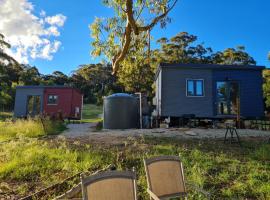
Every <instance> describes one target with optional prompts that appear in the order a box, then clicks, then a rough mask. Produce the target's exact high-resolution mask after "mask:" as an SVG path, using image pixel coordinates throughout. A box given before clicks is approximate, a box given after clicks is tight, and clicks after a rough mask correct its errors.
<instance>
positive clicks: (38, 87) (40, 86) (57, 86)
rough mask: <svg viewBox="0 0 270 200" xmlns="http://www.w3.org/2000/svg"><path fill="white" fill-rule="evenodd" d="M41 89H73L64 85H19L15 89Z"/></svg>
mask: <svg viewBox="0 0 270 200" xmlns="http://www.w3.org/2000/svg"><path fill="white" fill-rule="evenodd" d="M28 88H29V89H42V88H63V89H65V88H69V89H74V88H73V87H70V86H65V85H20V86H17V87H16V89H28Z"/></svg>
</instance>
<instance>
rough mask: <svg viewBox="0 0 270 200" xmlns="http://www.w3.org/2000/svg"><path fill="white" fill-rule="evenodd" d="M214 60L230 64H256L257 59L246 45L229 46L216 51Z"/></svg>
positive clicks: (217, 62) (218, 62)
mask: <svg viewBox="0 0 270 200" xmlns="http://www.w3.org/2000/svg"><path fill="white" fill-rule="evenodd" d="M212 59H213V62H214V63H216V64H229V65H255V64H256V61H255V60H254V58H253V57H251V56H250V55H249V54H248V53H247V52H245V47H244V46H238V47H236V48H227V49H225V50H224V51H222V52H216V53H215V54H213V56H212Z"/></svg>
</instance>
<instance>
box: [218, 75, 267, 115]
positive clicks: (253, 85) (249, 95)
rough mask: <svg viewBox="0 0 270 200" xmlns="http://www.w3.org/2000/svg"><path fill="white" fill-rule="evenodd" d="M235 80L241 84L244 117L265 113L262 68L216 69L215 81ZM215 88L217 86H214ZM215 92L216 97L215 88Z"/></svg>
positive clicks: (242, 113)
mask: <svg viewBox="0 0 270 200" xmlns="http://www.w3.org/2000/svg"><path fill="white" fill-rule="evenodd" d="M225 80H234V81H238V82H239V84H240V105H241V107H240V111H241V115H242V116H244V117H261V116H263V115H264V103H263V91H262V83H263V80H262V72H261V71H260V70H215V71H213V82H214V84H215V83H216V81H225ZM214 88H215V87H214ZM213 94H214V95H215V98H216V93H215V90H213Z"/></svg>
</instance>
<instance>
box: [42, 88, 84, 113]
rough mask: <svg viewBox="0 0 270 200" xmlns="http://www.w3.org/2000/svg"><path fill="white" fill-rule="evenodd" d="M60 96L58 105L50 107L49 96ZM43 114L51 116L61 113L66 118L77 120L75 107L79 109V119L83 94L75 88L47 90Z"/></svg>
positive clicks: (45, 91)
mask: <svg viewBox="0 0 270 200" xmlns="http://www.w3.org/2000/svg"><path fill="white" fill-rule="evenodd" d="M49 95H58V102H57V105H48V96H49ZM43 102H44V103H43V112H44V113H45V114H48V115H50V116H52V115H54V114H56V113H57V112H61V113H62V114H63V117H64V118H68V117H70V118H75V107H79V114H78V115H77V118H80V117H81V109H82V94H80V92H79V91H78V90H76V89H73V88H45V90H44V101H43Z"/></svg>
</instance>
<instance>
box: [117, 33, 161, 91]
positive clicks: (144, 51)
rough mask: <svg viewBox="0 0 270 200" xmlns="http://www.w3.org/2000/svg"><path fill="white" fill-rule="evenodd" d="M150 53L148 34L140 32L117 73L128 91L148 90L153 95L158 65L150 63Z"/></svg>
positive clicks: (120, 81) (119, 80)
mask: <svg viewBox="0 0 270 200" xmlns="http://www.w3.org/2000/svg"><path fill="white" fill-rule="evenodd" d="M150 55H151V54H150ZM150 55H149V52H148V35H147V34H146V33H140V34H139V35H137V36H135V37H134V39H133V41H132V42H131V45H130V50H129V52H128V54H127V56H126V58H125V59H124V60H123V61H122V63H121V64H120V65H121V67H120V68H119V70H118V72H117V75H116V76H117V78H118V79H117V81H118V82H119V83H120V84H121V85H122V86H123V87H124V88H125V91H126V92H132V93H135V92H147V93H148V94H149V95H151V93H152V84H153V82H154V75H155V70H156V66H155V65H152V64H150V62H149V59H151V57H149V56H150Z"/></svg>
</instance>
